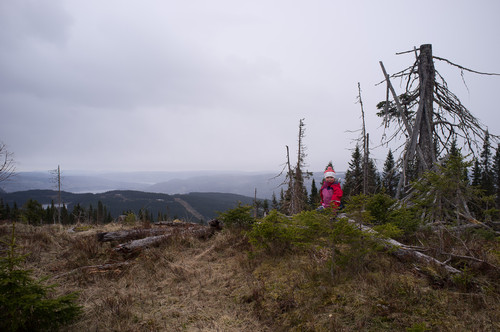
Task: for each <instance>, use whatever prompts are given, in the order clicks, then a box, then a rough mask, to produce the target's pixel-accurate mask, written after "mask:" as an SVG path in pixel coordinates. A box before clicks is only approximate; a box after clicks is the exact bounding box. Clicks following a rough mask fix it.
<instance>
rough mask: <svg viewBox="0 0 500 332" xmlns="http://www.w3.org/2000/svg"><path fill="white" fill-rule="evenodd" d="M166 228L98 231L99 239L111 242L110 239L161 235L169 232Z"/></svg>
mask: <svg viewBox="0 0 500 332" xmlns="http://www.w3.org/2000/svg"><path fill="white" fill-rule="evenodd" d="M169 231H170V230H168V229H165V228H144V229H129V230H121V231H116V232H103V233H97V241H99V242H110V241H130V240H135V239H140V238H144V237H147V236H155V235H161V234H165V233H167V232H169Z"/></svg>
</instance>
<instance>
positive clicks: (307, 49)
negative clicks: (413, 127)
mask: <svg viewBox="0 0 500 332" xmlns="http://www.w3.org/2000/svg"><path fill="white" fill-rule="evenodd" d="M499 13H500V1H496V0H489V1H486V0H483V1H468V0H454V1H441V0H439V1H436V0H432V1H431V0H423V1H417V2H415V1H401V0H394V1H390V0H387V1H384V0H381V1H372V0H367V1H334V0H330V1H327V0H318V1H291V0H286V1H271V0H266V1H260V0H257V1H235V0H210V1H208V0H206V1H189V0H186V1H167V0H150V1H128V0H114V1H113V0H106V1H102V0H99V1H94V0H65V1H58V0H31V1H30V0H0V112H1V117H0V141H2V142H4V143H5V144H6V145H7V146H8V148H9V151H11V152H13V153H14V157H15V160H16V163H17V170H18V171H32V170H49V169H54V168H57V165H61V168H62V169H63V170H89V171H104V170H106V171H107V170H109V171H127V170H134V171H136V170H139V171H140V170H144V171H154V170H164V171H178V170H193V171H194V172H196V171H201V170H241V171H271V172H279V171H280V170H281V167H282V164H283V163H284V162H285V157H286V150H285V145H289V146H290V149H291V152H292V154H295V153H296V152H295V151H296V145H297V134H298V124H299V120H300V119H301V118H304V119H305V125H306V127H305V128H306V137H305V145H306V146H307V158H306V162H307V164H308V169H309V170H310V171H321V170H323V169H324V167H325V166H326V164H327V163H328V161H330V160H332V161H333V164H334V165H335V168H336V169H337V171H343V170H345V169H346V168H347V167H348V162H349V161H350V158H351V150H350V149H352V148H353V146H354V144H353V140H354V139H356V138H357V137H358V133H352V132H349V131H353V130H357V129H359V128H360V127H361V120H360V114H361V112H360V105H359V104H357V103H356V98H357V95H358V87H357V83H358V82H359V83H360V84H361V88H362V99H363V104H364V110H365V112H366V121H367V129H368V131H369V132H370V136H371V146H372V147H375V146H377V145H378V144H379V143H380V135H381V133H380V128H379V127H380V119H378V118H376V116H375V112H376V109H375V105H376V104H377V103H378V102H379V101H381V100H384V99H385V86H384V85H378V86H377V85H376V84H377V83H379V82H380V81H382V80H383V75H382V72H381V69H380V66H379V63H378V62H379V61H383V62H384V65H385V67H386V69H387V70H388V72H389V73H395V72H397V71H400V70H402V69H404V68H406V67H408V66H410V65H411V64H412V63H413V61H414V55H413V54H406V55H399V56H397V55H395V53H397V52H401V51H407V50H411V49H413V47H414V46H416V47H418V46H420V45H421V44H432V45H433V52H434V55H437V56H439V57H443V58H447V59H449V60H451V61H453V62H455V63H458V64H460V65H463V66H465V67H468V68H471V69H475V70H478V71H486V72H496V73H498V72H500V61H499V60H498V59H499V53H500V52H499V51H500V34H499V31H500V19H499ZM436 69H437V70H438V71H439V72H440V73H441V74H443V76H445V78H446V79H447V80H448V83H449V87H450V89H451V90H452V91H454V92H455V94H457V95H458V97H459V98H460V99H461V100H462V102H463V103H464V104H465V105H466V107H468V108H469V109H470V110H471V112H472V113H473V114H474V115H476V116H477V117H478V118H479V119H480V120H481V121H482V122H483V123H485V124H487V125H488V126H489V129H490V132H492V133H495V134H500V121H498V119H499V117H500V115H499V114H500V112H499V111H500V110H499V106H498V95H499V93H500V77H495V76H479V75H474V74H470V73H465V74H464V77H465V82H466V83H467V87H466V86H465V85H464V83H463V82H462V77H461V76H460V72H459V70H458V69H456V68H452V67H450V66H449V65H447V64H445V63H442V62H438V63H436ZM394 83H395V86H396V88H397V89H399V91H400V92H401V91H402V89H403V87H402V86H400V85H399V82H394ZM467 88H468V90H467ZM386 155H387V148H385V147H384V148H377V149H375V150H374V151H372V156H373V157H375V158H376V159H377V161H378V166H379V168H381V166H382V164H383V161H384V159H385V156H386ZM293 157H294V156H293ZM293 159H295V158H293Z"/></svg>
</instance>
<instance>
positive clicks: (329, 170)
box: [324, 166, 335, 178]
mask: <svg viewBox="0 0 500 332" xmlns="http://www.w3.org/2000/svg"><path fill="white" fill-rule="evenodd" d="M324 176H325V178H327V177H332V178H334V177H335V171H334V170H333V168H332V167H331V166H328V168H327V169H326V170H325V173H324Z"/></svg>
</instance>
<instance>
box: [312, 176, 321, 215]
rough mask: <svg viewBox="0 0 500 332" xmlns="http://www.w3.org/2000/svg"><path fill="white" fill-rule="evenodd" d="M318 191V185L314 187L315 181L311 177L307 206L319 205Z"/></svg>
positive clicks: (314, 206)
mask: <svg viewBox="0 0 500 332" xmlns="http://www.w3.org/2000/svg"><path fill="white" fill-rule="evenodd" d="M319 200H320V197H319V191H318V187H316V181H315V180H314V179H312V183H311V194H310V195H309V206H310V207H311V209H314V208H316V207H317V206H318V205H319Z"/></svg>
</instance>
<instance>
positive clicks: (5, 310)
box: [0, 224, 82, 331]
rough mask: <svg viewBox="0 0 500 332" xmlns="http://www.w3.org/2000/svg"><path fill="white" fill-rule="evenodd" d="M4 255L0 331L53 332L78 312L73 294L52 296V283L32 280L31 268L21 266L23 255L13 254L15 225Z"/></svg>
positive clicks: (0, 277) (0, 275)
mask: <svg viewBox="0 0 500 332" xmlns="http://www.w3.org/2000/svg"><path fill="white" fill-rule="evenodd" d="M5 244H6V245H7V246H8V253H7V256H6V257H0V330H2V331H54V330H57V329H58V328H59V327H60V326H62V325H66V324H69V323H71V322H73V321H74V320H76V319H77V318H78V316H79V315H80V314H81V311H82V309H81V307H80V306H79V305H77V304H76V303H75V302H76V299H77V297H78V295H77V294H76V293H70V294H67V295H63V296H59V297H53V296H51V294H50V292H51V291H52V290H53V289H54V287H55V285H49V286H47V285H44V284H43V281H44V280H43V279H42V280H34V279H33V278H32V277H31V273H32V271H30V270H24V269H22V268H21V265H22V263H23V262H24V260H25V259H26V256H20V255H17V254H16V253H15V250H14V249H15V247H16V245H15V226H14V224H13V226H12V239H11V241H10V243H5Z"/></svg>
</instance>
